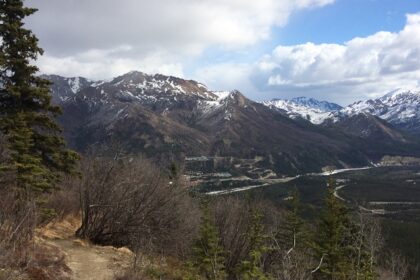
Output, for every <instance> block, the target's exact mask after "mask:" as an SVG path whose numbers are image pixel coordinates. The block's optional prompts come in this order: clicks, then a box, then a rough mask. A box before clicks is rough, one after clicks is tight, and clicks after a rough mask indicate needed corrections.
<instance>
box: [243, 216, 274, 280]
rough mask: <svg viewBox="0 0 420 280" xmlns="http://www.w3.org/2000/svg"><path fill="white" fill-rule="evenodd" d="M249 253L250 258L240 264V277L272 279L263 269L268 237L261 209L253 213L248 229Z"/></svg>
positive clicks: (245, 279) (260, 279) (249, 279)
mask: <svg viewBox="0 0 420 280" xmlns="http://www.w3.org/2000/svg"><path fill="white" fill-rule="evenodd" d="M247 235H248V239H249V246H250V249H249V254H248V258H247V259H246V260H244V261H242V262H241V264H240V266H239V269H238V271H239V275H240V279H243V280H268V279H270V278H269V277H268V276H267V275H266V274H265V273H264V269H263V263H262V258H263V255H264V253H266V252H267V251H268V247H267V245H266V239H267V237H266V236H265V235H264V226H263V224H262V215H261V213H260V212H259V211H254V212H253V213H252V220H251V224H250V226H249V229H248V233H247Z"/></svg>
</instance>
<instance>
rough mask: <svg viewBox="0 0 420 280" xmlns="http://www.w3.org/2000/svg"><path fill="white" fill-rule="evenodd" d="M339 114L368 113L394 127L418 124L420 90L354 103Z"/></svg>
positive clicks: (402, 90)
mask: <svg viewBox="0 0 420 280" xmlns="http://www.w3.org/2000/svg"><path fill="white" fill-rule="evenodd" d="M341 112H342V113H343V114H344V115H347V116H352V115H356V114H360V113H369V114H372V115H375V116H377V117H379V118H381V119H384V120H386V121H388V122H390V123H392V124H394V125H403V126H407V125H409V124H410V123H419V121H420V89H415V90H407V89H398V90H394V91H391V92H389V93H387V94H386V95H384V96H382V97H380V98H377V99H369V100H366V101H359V102H355V103H353V104H351V105H349V106H347V107H346V108H344V109H342V110H341Z"/></svg>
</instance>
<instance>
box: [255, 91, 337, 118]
mask: <svg viewBox="0 0 420 280" xmlns="http://www.w3.org/2000/svg"><path fill="white" fill-rule="evenodd" d="M263 104H264V105H266V106H268V107H270V108H272V109H276V110H279V111H281V112H282V113H284V114H285V115H287V116H289V117H290V118H293V119H296V118H303V119H306V120H308V121H310V122H312V123H314V124H321V123H323V122H324V120H325V119H327V118H329V117H331V112H336V111H339V110H341V109H342V107H341V106H340V105H338V104H335V103H330V102H327V101H318V100H316V99H314V98H308V97H296V98H292V99H273V100H271V101H265V102H263Z"/></svg>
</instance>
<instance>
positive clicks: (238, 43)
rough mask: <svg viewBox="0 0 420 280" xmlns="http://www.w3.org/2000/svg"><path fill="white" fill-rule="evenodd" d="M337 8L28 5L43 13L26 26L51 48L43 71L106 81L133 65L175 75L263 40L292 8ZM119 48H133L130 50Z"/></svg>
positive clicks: (193, 0)
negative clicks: (209, 52) (199, 59)
mask: <svg viewBox="0 0 420 280" xmlns="http://www.w3.org/2000/svg"><path fill="white" fill-rule="evenodd" d="M332 2H334V0H281V1H280V0H258V1H248V0H245V1H244V0H199V1H198V0H177V1H174V0H153V1H148V0H120V1H115V0H101V1H98V0H28V1H26V3H27V4H28V5H29V6H34V7H37V8H39V12H37V13H36V14H35V15H33V16H32V17H30V18H29V19H28V22H27V23H28V25H29V27H30V28H32V29H33V30H34V32H35V33H36V34H37V35H38V37H39V39H40V42H41V46H42V47H43V48H44V49H45V50H46V54H45V57H44V58H43V59H41V60H40V61H39V66H40V67H41V69H42V71H44V72H48V71H56V70H58V71H57V72H56V73H57V74H70V75H82V74H83V73H87V74H89V75H91V76H90V77H91V78H93V77H98V76H101V75H102V76H104V78H105V77H108V76H110V75H113V74H114V73H116V72H118V73H119V72H120V71H123V70H124V69H128V68H130V67H136V69H138V70H144V71H150V70H151V71H161V69H162V68H163V69H166V71H169V72H171V71H174V73H172V74H178V73H179V72H182V68H183V64H185V63H184V61H187V62H188V60H189V59H191V58H192V57H196V56H198V55H200V54H201V53H202V52H203V51H204V50H206V49H208V48H210V47H216V48H221V49H230V50H231V49H238V48H243V47H246V46H249V45H252V44H255V43H257V42H259V41H261V40H266V39H268V38H269V37H270V31H271V29H272V28H273V26H283V25H285V24H286V23H287V21H288V18H289V16H290V15H291V13H293V12H294V11H295V10H298V9H305V8H314V7H321V6H324V5H327V4H330V3H332ZM121 46H129V50H126V49H121ZM150 57H152V59H150ZM160 64H161V65H160ZM64 65H65V66H66V68H64V67H63V66H64ZM79 67H81V68H79ZM149 69H150V70H149ZM92 75H93V76H92Z"/></svg>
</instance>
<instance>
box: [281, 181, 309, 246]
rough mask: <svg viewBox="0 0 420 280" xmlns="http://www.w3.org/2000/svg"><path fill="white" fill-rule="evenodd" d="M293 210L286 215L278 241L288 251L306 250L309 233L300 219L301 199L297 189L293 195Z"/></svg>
mask: <svg viewBox="0 0 420 280" xmlns="http://www.w3.org/2000/svg"><path fill="white" fill-rule="evenodd" d="M290 202H291V209H290V211H288V212H287V214H286V219H285V222H284V224H283V225H282V228H281V229H280V230H279V232H278V233H277V235H276V239H277V240H278V241H279V242H280V243H281V244H282V246H283V247H284V248H285V249H286V250H291V249H292V248H306V247H307V245H308V244H307V242H308V232H307V231H306V229H305V223H304V221H303V220H302V218H301V217H300V210H301V204H300V197H299V191H298V190H297V189H296V188H295V189H294V190H293V193H292V199H291V201H290Z"/></svg>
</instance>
